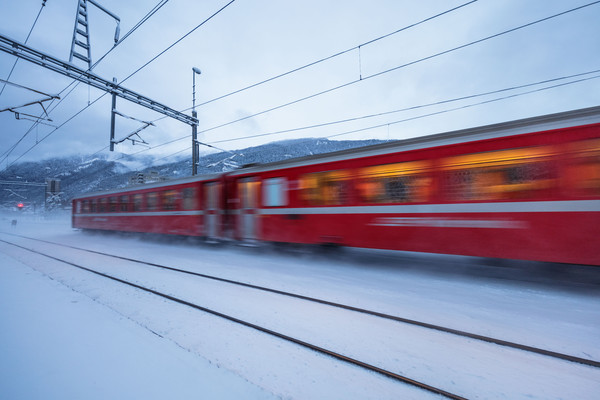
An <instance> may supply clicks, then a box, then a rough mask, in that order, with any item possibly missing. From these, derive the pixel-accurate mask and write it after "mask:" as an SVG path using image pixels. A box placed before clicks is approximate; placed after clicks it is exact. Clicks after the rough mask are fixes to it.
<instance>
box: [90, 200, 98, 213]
mask: <svg viewBox="0 0 600 400" xmlns="http://www.w3.org/2000/svg"><path fill="white" fill-rule="evenodd" d="M96 211H98V208H97V205H96V200H90V212H93V213H95V212H96Z"/></svg>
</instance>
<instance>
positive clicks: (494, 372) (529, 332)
mask: <svg viewBox="0 0 600 400" xmlns="http://www.w3.org/2000/svg"><path fill="white" fill-rule="evenodd" d="M13 218H14V216H8V217H6V218H4V219H0V240H4V241H8V242H12V243H16V244H19V245H21V246H24V247H28V248H35V249H37V250H39V251H43V252H45V253H50V254H52V255H54V256H55V257H58V258H60V259H64V260H68V261H70V262H73V263H77V264H80V265H83V266H85V267H88V268H93V269H95V270H98V271H102V272H104V273H107V274H111V275H114V276H118V277H119V278H121V279H126V280H129V281H132V282H135V283H136V284H139V285H144V286H148V287H151V288H153V289H154V290H157V291H159V292H163V293H167V294H171V295H174V296H176V297H181V298H183V299H185V300H187V301H190V302H193V303H197V304H200V305H202V306H203V307H207V308H212V309H215V310H217V311H219V312H222V313H225V314H231V315H232V316H234V317H236V318H239V319H243V320H246V321H248V322H251V323H254V324H258V325H264V326H265V327H267V328H269V329H272V330H274V331H277V332H282V333H286V334H289V335H291V336H294V337H296V338H298V339H300V340H304V341H307V342H311V343H315V344H317V345H319V346H321V347H324V348H327V349H331V350H334V351H338V352H340V353H342V354H345V355H347V356H349V357H353V358H356V359H360V360H361V361H364V362H367V363H369V364H373V365H376V366H379V367H381V368H384V369H388V370H391V371H394V372H396V373H398V374H401V375H405V376H407V377H409V378H411V379H415V380H417V381H421V382H424V383H426V384H429V385H432V386H436V387H440V388H442V389H443V390H446V391H448V392H452V393H455V394H458V395H460V396H463V397H465V398H469V399H598V398H599V397H598V393H600V368H595V367H592V366H587V365H582V364H577V363H572V362H568V361H563V360H557V359H554V358H550V357H547V356H542V355H536V354H532V353H527V352H523V351H520V350H515V349H510V348H506V347H502V346H498V345H494V344H489V343H485V342H480V341H477V340H473V339H465V338H460V337H456V336H454V335H450V334H446V333H441V332H436V331H430V330H427V329H424V328H419V327H415V326H411V325H407V324H402V323H398V322H393V321H387V320H380V319H377V318H375V317H372V316H368V315H364V314H357V313H354V312H350V311H345V310H340V309H336V308H332V307H328V306H324V305H319V304H315V303H307V302H305V301H302V300H298V299H292V298H286V297H282V296H280V295H277V294H272V293H264V292H259V291H256V290H254V289H249V288H243V287H239V286H232V285H231V284H226V283H220V282H215V281H210V280H206V279H202V278H198V277H193V276H189V275H182V274H178V273H175V272H172V271H164V270H159V269H156V268H150V267H148V266H144V265H142V264H133V263H131V262H129V261H125V260H118V259H114V258H112V259H111V258H107V257H105V256H101V255H98V254H92V253H83V252H81V251H80V250H76V249H72V248H65V247H58V246H56V245H54V244H51V243H44V242H36V241H32V240H29V239H26V238H24V237H20V236H16V235H23V236H28V237H36V238H39V239H43V240H46V241H50V242H56V243H62V244H66V245H71V246H77V247H81V248H86V249H91V250H97V251H104V252H108V253H112V254H118V255H121V256H125V257H131V258H136V259H142V260H146V261H150V262H155V263H160V264H164V265H168V266H171V267H176V268H181V269H186V270H190V271H194V272H200V273H203V274H209V275H215V276H219V277H223V278H227V279H232V280H241V281H244V282H248V283H252V284H254V285H261V286H267V287H271V288H275V289H279V290H286V291H291V292H294V293H299V294H302V295H306V296H314V297H318V298H323V299H326V300H329V301H334V302H339V303H344V304H349V305H352V306H356V307H362V308H367V309H372V310H376V311H379V312H383V313H389V314H393V315H397V316H400V317H404V318H410V319H414V320H419V321H423V322H427V323H432V324H437V325H443V326H448V327H450V328H454V329H460V330H465V331H469V332H472V333H476V334H481V335H489V336H492V337H495V338H498V339H503V340H508V341H514V342H517V343H522V344H526V345H530V346H535V347H541V348H544V349H548V350H551V351H555V352H561V353H566V354H570V355H573V356H577V357H581V358H587V359H593V360H600V293H598V291H596V290H594V286H589V285H582V286H581V290H578V287H577V285H567V286H562V285H551V284H540V283H533V282H530V281H528V280H511V279H506V276H505V275H503V277H502V279H498V278H494V277H492V276H489V274H488V275H486V274H479V273H473V271H474V270H475V271H477V268H478V267H477V266H476V265H475V266H474V265H473V261H472V260H471V259H469V258H466V257H447V256H439V255H438V256H434V255H423V256H419V255H405V254H403V255H401V254H394V255H388V254H385V255H381V254H373V253H370V252H361V251H357V250H348V251H347V252H345V253H343V254H342V255H338V254H334V255H331V256H329V257H324V256H313V255H311V254H307V253H306V252H304V253H298V252H283V253H277V252H274V251H271V250H267V249H263V248H254V249H253V248H239V247H235V246H206V245H200V244H197V243H193V242H184V243H181V242H176V241H159V240H156V239H154V238H146V237H144V238H139V237H132V236H123V235H115V234H113V235H105V234H90V233H84V232H80V231H78V230H73V229H71V228H70V221H69V220H68V218H66V217H54V218H46V219H44V218H40V217H33V216H30V217H25V216H19V222H18V225H17V227H14V228H13V227H11V226H10V219H13ZM432 264H435V265H436V267H431V266H430V265H432ZM482 268H483V266H482ZM515 268H517V267H515ZM515 271H516V269H515ZM463 272H464V273H463ZM592 273H595V272H592ZM0 324H1V325H0V398H2V399H11V400H12V399H107V398H110V399H137V398H140V399H141V398H143V399H165V398H169V399H270V398H283V399H437V398H443V397H441V396H439V395H435V394H432V393H430V392H427V391H424V390H422V389H418V388H416V387H414V386H410V385H407V384H404V383H399V382H397V381H394V380H392V379H390V378H386V377H384V376H381V375H379V374H377V373H374V372H368V371H364V370H362V369H361V368H358V367H355V366H351V365H349V364H346V363H344V362H341V361H339V360H336V359H333V358H332V357H329V356H326V355H322V354H319V353H316V352H314V351H310V350H306V349H304V348H301V347H300V346H298V345H296V344H293V343H289V342H286V341H283V340H281V339H278V338H275V337H272V336H269V335H267V334H265V333H262V332H258V331H256V330H253V329H250V328H247V327H243V326H240V325H238V324H235V323H232V322H230V321H226V320H223V319H221V318H218V317H216V316H213V315H210V314H207V313H204V312H202V311H199V310H195V309H191V308H189V307H185V306H183V305H180V304H173V303H172V302H169V301H167V300H165V299H163V298H160V297H157V296H155V295H152V294H148V293H145V292H142V291H140V290H138V289H135V288H131V287H127V286H124V285H122V284H119V283H116V282H113V281H111V280H108V279H106V278H103V277H100V276H97V275H94V274H91V273H90V272H87V271H83V270H81V269H77V268H75V267H73V266H69V265H66V264H64V263H61V262H58V261H56V260H52V259H49V258H46V257H42V256H39V255H36V254H33V253H30V252H27V251H24V250H23V249H20V248H17V247H15V246H12V245H9V244H7V243H5V242H0Z"/></svg>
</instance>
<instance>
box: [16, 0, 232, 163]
mask: <svg viewBox="0 0 600 400" xmlns="http://www.w3.org/2000/svg"><path fill="white" fill-rule="evenodd" d="M234 2H235V0H231V1H229V2H228V3H227V4H225V5H224V6H223V7H221V8H220V9H219V10H218V11H216V12H215V13H213V14H212V15H211V16H209V17H208V18H206V19H205V20H204V21H202V22H201V23H200V24H198V25H197V26H196V27H195V28H194V29H192V30H191V31H189V32H188V33H186V34H185V35H184V36H182V37H181V38H180V39H178V40H177V41H175V42H174V43H173V44H171V45H170V46H168V47H167V48H166V49H165V50H163V51H161V52H160V53H159V54H158V55H156V56H155V57H153V58H152V59H150V61H148V62H146V63H145V64H144V65H142V66H141V67H140V68H138V69H137V70H135V71H134V72H132V73H131V74H130V75H129V76H127V77H126V78H125V79H123V80H122V81H121V83H123V82H125V81H126V80H128V79H129V78H131V77H132V76H133V75H135V74H136V73H138V72H139V71H141V70H142V69H143V68H145V67H146V66H148V65H149V64H150V63H152V62H153V61H155V60H156V59H157V58H158V57H160V56H161V55H163V54H164V53H165V52H167V51H168V50H170V49H171V48H172V47H173V46H175V45H176V44H178V43H179V42H181V40H183V39H184V38H186V37H187V36H189V35H190V34H191V33H193V32H194V31H196V30H197V29H198V28H200V27H201V26H203V25H204V24H205V23H207V22H208V21H210V20H211V19H213V18H214V17H215V16H216V15H218V14H219V13H220V12H222V11H223V10H225V9H226V8H227V7H228V6H230V5H231V4H232V3H234ZM106 94H107V93H103V94H102V95H100V96H99V97H98V98H96V99H95V100H94V101H93V102H91V103H89V104H88V105H87V106H85V107H83V108H82V109H81V110H79V111H78V112H77V113H75V114H74V115H73V116H71V117H70V118H69V119H67V120H66V121H65V122H63V123H62V124H60V125H59V126H58V127H56V128H55V129H54V130H53V131H51V132H49V133H48V134H47V135H46V136H44V137H42V139H40V140H39V141H38V142H37V143H35V144H34V145H33V146H31V147H30V148H29V149H27V150H26V151H25V152H24V153H23V154H21V155H20V156H19V157H18V158H17V159H15V160H14V161H13V162H12V163H11V164H10V166H12V165H14V164H15V163H16V162H17V161H19V160H20V159H21V158H23V157H24V156H25V155H26V154H28V153H29V152H30V151H31V150H32V149H34V148H35V147H36V146H37V145H38V144H39V143H41V142H42V141H44V140H45V139H47V138H48V137H50V136H51V135H52V134H53V133H54V132H56V131H57V130H59V129H60V128H61V127H63V126H64V125H66V124H67V123H68V122H70V121H71V120H73V119H74V118H75V117H77V116H78V115H79V114H81V113H82V112H83V111H85V110H86V109H87V108H89V107H90V106H92V105H93V104H95V103H96V102H97V101H99V100H100V99H101V98H103V97H104V96H106Z"/></svg>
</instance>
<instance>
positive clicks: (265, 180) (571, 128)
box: [72, 107, 600, 265]
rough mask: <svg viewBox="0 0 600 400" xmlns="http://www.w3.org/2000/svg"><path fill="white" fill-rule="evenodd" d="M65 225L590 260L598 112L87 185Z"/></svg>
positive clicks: (599, 172) (595, 239) (598, 163)
mask: <svg viewBox="0 0 600 400" xmlns="http://www.w3.org/2000/svg"><path fill="white" fill-rule="evenodd" d="M72 225H73V227H74V228H80V229H99V230H111V231H129V232H149V233H160V234H169V235H186V236H198V237H203V238H207V239H211V240H228V241H230V240H234V241H240V242H257V241H268V242H284V243H298V244H327V245H339V246H351V247H360V248H373V249H389V250H403V251H415V252H427V253H445V254H460V255H469V256H479V257H491V258H507V259H522V260H538V261H549V262H559V263H571V264H586V265H600V107H593V108H587V109H580V110H574V111H569V112H563V113H558V114H551V115H545V116H540V117H535V118H528V119H522V120H517V121H511V122H505V123H500V124H494V125H488V126H483V127H478V128H471V129H464V130H458V131H452V132H447V133H441V134H435V135H429V136H425V137H419V138H413V139H407V140H400V141H394V142H388V143H384V144H378V145H373V146H367V147H362V148H358V149H352V150H344V151H338V152H333V153H327V154H321V155H314V156H308V157H302V158H296V159H289V160H285V161H280V162H274V163H270V164H264V165H254V166H248V167H244V168H241V169H238V170H235V171H231V172H226V173H222V174H214V175H203V176H193V177H189V178H184V179H177V180H171V181H167V182H160V183H154V184H147V185H140V186H133V187H128V188H122V189H115V190H110V191H105V192H99V193H90V194H85V195H82V196H80V197H77V198H75V199H73V215H72Z"/></svg>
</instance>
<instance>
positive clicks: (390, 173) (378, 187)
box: [357, 161, 432, 203]
mask: <svg viewBox="0 0 600 400" xmlns="http://www.w3.org/2000/svg"><path fill="white" fill-rule="evenodd" d="M429 171H430V163H429V162H428V161H411V162H404V163H396V164H385V165H376V166H373V167H367V168H362V169H361V170H359V172H358V181H357V182H358V183H357V188H358V194H359V197H360V199H361V201H363V202H365V203H409V202H410V203H415V202H424V201H427V200H428V199H429V194H430V190H431V181H432V178H431V176H430V172H429Z"/></svg>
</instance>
